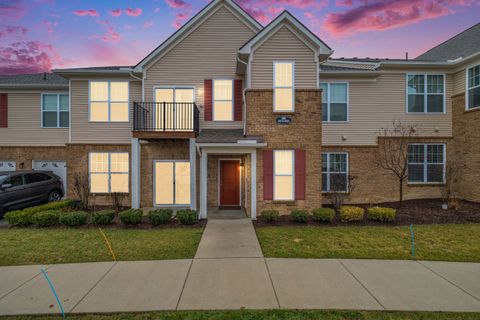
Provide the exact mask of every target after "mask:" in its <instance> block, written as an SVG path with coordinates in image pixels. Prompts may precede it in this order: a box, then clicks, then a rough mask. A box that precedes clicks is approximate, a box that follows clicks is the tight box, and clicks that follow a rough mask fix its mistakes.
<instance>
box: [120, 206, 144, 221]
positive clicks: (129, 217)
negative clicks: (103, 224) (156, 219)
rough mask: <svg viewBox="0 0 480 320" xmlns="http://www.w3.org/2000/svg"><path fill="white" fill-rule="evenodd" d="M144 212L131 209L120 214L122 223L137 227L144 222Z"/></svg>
mask: <svg viewBox="0 0 480 320" xmlns="http://www.w3.org/2000/svg"><path fill="white" fill-rule="evenodd" d="M142 217H143V211H142V210H140V209H130V210H126V211H123V212H120V221H122V222H123V223H124V224H129V225H137V224H140V223H141V222H142Z"/></svg>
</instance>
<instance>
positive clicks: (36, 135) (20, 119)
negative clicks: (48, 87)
mask: <svg viewBox="0 0 480 320" xmlns="http://www.w3.org/2000/svg"><path fill="white" fill-rule="evenodd" d="M42 92H44V93H48V92H49V91H42ZM42 92H40V91H38V92H25V91H24V92H2V93H8V128H0V145H2V146H12V145H14V146H62V145H65V143H67V142H68V128H42V123H41V94H42ZM50 92H52V91H50ZM52 93H53V92H52ZM55 93H64V94H68V91H64V92H62V91H55Z"/></svg>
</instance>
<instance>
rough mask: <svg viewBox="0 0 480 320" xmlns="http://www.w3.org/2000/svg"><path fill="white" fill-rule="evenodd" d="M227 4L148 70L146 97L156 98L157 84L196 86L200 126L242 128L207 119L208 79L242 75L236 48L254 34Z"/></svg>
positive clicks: (230, 123) (235, 77) (237, 124)
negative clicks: (205, 117) (237, 67)
mask: <svg viewBox="0 0 480 320" xmlns="http://www.w3.org/2000/svg"><path fill="white" fill-rule="evenodd" d="M254 34H255V33H254V32H253V31H252V30H251V29H250V28H249V27H247V26H246V25H245V24H244V23H243V22H242V21H241V20H240V19H239V18H238V17H237V16H236V15H235V14H233V13H232V12H231V11H230V10H229V9H228V8H227V7H225V6H220V7H219V9H218V10H217V11H216V12H215V13H213V15H212V16H210V17H209V18H208V19H207V20H206V21H205V22H203V23H202V24H201V25H200V26H199V27H198V28H197V29H196V30H194V31H193V32H192V33H190V34H189V35H188V36H187V37H186V38H185V39H183V40H182V41H181V42H180V43H179V44H178V45H177V46H176V47H174V48H173V49H172V50H171V51H169V52H168V53H167V54H166V55H165V56H163V57H162V58H161V59H160V60H158V61H157V62H155V63H154V64H152V65H151V66H150V67H149V68H148V69H147V72H146V80H145V100H146V101H153V99H154V97H153V89H154V87H155V86H187V87H194V88H195V96H196V99H195V100H196V103H197V105H198V107H199V110H200V127H201V128H242V122H240V121H237V122H210V121H209V122H204V116H203V111H204V109H203V105H204V100H203V94H204V91H203V86H204V80H205V79H215V78H223V79H241V78H239V77H238V76H236V74H235V72H236V65H237V51H238V49H239V48H240V47H241V46H242V45H243V44H244V43H245V42H247V41H248V40H249V39H250V38H251V37H253V36H254Z"/></svg>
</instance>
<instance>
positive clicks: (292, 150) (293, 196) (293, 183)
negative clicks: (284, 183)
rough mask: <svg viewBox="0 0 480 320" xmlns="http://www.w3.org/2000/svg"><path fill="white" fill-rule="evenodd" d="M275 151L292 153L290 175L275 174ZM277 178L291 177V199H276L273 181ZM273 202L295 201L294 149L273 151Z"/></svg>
mask: <svg viewBox="0 0 480 320" xmlns="http://www.w3.org/2000/svg"><path fill="white" fill-rule="evenodd" d="M277 151H290V152H292V174H291V175H290V174H276V165H275V164H276V161H275V153H276V152H277ZM277 176H279V177H290V176H291V177H292V198H290V199H289V198H276V197H275V180H276V179H277ZM273 201H295V150H294V149H278V150H273Z"/></svg>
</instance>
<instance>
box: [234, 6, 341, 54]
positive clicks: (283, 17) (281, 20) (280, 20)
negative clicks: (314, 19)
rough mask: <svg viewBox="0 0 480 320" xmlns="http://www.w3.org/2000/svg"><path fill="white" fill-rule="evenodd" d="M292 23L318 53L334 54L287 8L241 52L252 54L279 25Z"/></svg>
mask: <svg viewBox="0 0 480 320" xmlns="http://www.w3.org/2000/svg"><path fill="white" fill-rule="evenodd" d="M287 22H288V23H290V25H293V26H294V27H295V29H297V30H298V32H300V33H301V34H303V35H304V36H305V37H306V38H307V39H308V40H309V41H310V42H311V43H312V44H314V45H315V46H316V47H317V52H318V54H319V55H320V54H325V55H330V54H332V52H333V51H332V49H331V48H330V47H329V46H328V45H327V44H326V43H325V42H323V41H322V40H321V39H320V38H319V37H317V35H316V34H314V33H313V32H312V31H310V29H308V28H307V27H306V26H305V25H304V24H303V23H301V22H300V21H299V20H298V19H297V18H295V17H294V16H293V15H292V14H291V13H290V12H288V11H287V10H285V11H283V12H282V13H281V14H280V15H279V16H278V17H276V18H275V19H274V20H273V21H272V22H270V23H269V24H268V25H267V26H266V27H265V28H263V30H261V31H260V32H258V33H257V34H256V35H255V36H253V37H252V38H251V39H250V40H248V41H247V43H245V44H244V45H243V46H242V47H241V48H240V50H239V53H240V54H250V53H251V52H252V49H254V48H255V46H256V45H257V44H258V43H259V42H261V41H262V40H263V39H266V38H268V37H270V36H271V35H272V34H274V33H275V31H276V30H277V29H278V27H279V26H281V25H283V24H285V23H287Z"/></svg>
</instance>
